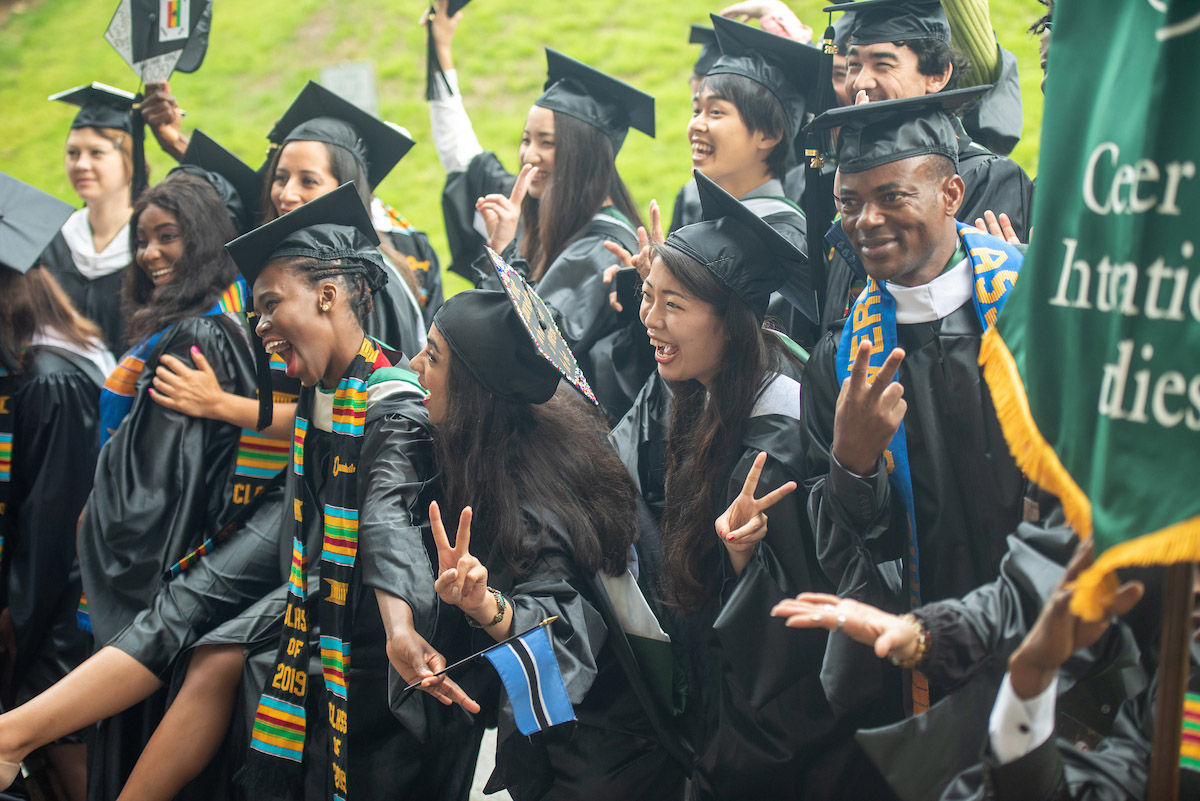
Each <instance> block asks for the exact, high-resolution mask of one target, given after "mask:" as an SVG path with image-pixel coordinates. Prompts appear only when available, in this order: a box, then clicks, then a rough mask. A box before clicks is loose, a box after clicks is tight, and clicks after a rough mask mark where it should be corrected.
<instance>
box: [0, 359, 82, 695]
mask: <svg viewBox="0 0 1200 801" xmlns="http://www.w3.org/2000/svg"><path fill="white" fill-rule="evenodd" d="M17 381H18V382H19V388H18V389H17V390H16V392H15V393H14V394H13V395H12V396H11V398H8V399H6V400H7V401H8V402H9V403H11V404H12V411H13V415H14V423H15V424H14V426H13V455H12V486H11V494H10V496H9V501H8V503H9V508H8V510H7V511H6V514H5V521H6V526H5V530H4V539H5V542H4V551H5V553H4V556H5V560H6V564H5V573H6V582H7V583H6V586H5V588H4V589H5V593H6V597H7V602H8V603H7V605H8V609H9V612H10V613H11V615H12V622H13V629H14V633H15V636H16V647H17V648H16V654H15V658H14V659H13V674H12V684H11V686H9V687H6V688H5V693H6V697H7V698H8V699H10V700H11V701H14V702H15V703H17V704H20V703H23V702H25V701H27V700H29V699H30V698H32V697H33V696H35V695H37V694H38V693H40V692H42V691H43V690H45V689H46V688H48V687H49V686H50V685H52V684H54V683H55V682H56V681H58V680H59V679H61V678H62V677H63V676H65V675H66V674H67V673H69V672H70V671H71V670H72V669H74V668H75V667H76V666H77V665H78V664H79V663H80V662H82V661H83V660H84V659H86V658H87V656H88V654H89V653H90V651H91V638H90V637H89V636H88V635H87V633H86V632H84V631H82V630H80V629H79V628H78V626H76V623H75V609H76V606H77V605H78V604H79V593H80V580H79V565H78V563H77V562H76V559H75V528H76V526H77V524H78V521H79V513H80V512H81V511H83V507H84V504H85V503H86V502H87V496H88V493H89V492H91V489H92V474H93V473H94V471H95V468H96V457H97V455H98V454H99V450H100V447H99V446H100V387H101V385H102V384H103V382H104V376H103V375H101V373H100V370H99V368H97V367H96V365H94V364H92V362H90V361H88V360H87V359H85V358H83V357H81V356H78V355H77V354H74V353H71V352H69V351H66V350H63V349H60V348H57V347H51V346H45V345H34V346H32V347H31V348H30V349H29V352H28V353H27V355H26V369H25V370H24V372H23V373H22V374H21V375H20V376H18V377H17ZM10 693H11V694H10Z"/></svg>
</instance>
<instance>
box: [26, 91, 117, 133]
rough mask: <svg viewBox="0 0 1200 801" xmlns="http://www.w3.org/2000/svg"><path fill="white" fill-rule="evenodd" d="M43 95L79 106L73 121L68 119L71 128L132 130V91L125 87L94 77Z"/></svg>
mask: <svg viewBox="0 0 1200 801" xmlns="http://www.w3.org/2000/svg"><path fill="white" fill-rule="evenodd" d="M46 99H47V100H58V101H60V102H62V103H70V104H71V105H74V106H79V107H80V108H79V113H78V114H76V115H75V121H74V122H72V123H71V127H72V128H89V127H91V128H116V129H118V130H121V131H125V132H126V133H129V132H132V130H133V122H132V118H131V117H130V111H132V109H133V101H134V95H133V94H131V93H129V92H126V91H125V90H124V89H118V88H117V87H115V86H109V85H108V84H106V83H100V82H99V81H93V82H92V83H90V84H85V85H84V86H76V87H75V88H74V89H67V90H66V91H63V92H58V93H57V94H53V95H50V97H48V98H46Z"/></svg>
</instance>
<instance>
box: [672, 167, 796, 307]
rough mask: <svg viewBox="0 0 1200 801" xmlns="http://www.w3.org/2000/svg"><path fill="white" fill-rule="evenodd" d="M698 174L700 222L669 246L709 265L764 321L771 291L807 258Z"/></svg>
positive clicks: (675, 235)
mask: <svg viewBox="0 0 1200 801" xmlns="http://www.w3.org/2000/svg"><path fill="white" fill-rule="evenodd" d="M694 173H695V176H696V188H697V189H698V190H699V192H700V205H701V207H702V208H703V215H702V221H701V222H698V223H693V224H692V225H685V226H683V227H682V228H678V229H676V230H675V231H674V232H672V233H671V235H670V236H668V237H667V244H668V245H670V246H671V247H673V248H675V249H676V250H678V251H680V252H681V253H684V254H685V255H687V256H689V257H691V258H692V259H694V260H695V261H697V262H699V263H700V264H702V265H704V266H705V267H706V268H708V270H709V272H711V273H712V274H713V275H714V276H716V278H717V280H718V281H720V282H721V283H722V284H723V285H724V286H725V287H726V288H727V289H728V290H729V291H730V292H732V293H733V294H735V295H737V296H738V297H739V298H741V299H742V301H743V302H744V303H745V304H746V305H747V306H749V307H750V309H751V310H752V311H753V312H754V314H755V315H757V317H758V319H759V320H762V319H763V318H764V317H765V316H766V313H767V303H768V302H769V301H770V299H771V293H772V292H774V291H776V290H777V289H779V288H780V287H781V286H783V283H784V281H785V280H786V278H787V273H788V271H789V270H803V269H805V267H806V265H807V264H808V258H807V257H806V256H805V255H804V254H803V253H802V252H801V251H800V250H798V249H797V248H796V246H795V245H793V244H792V243H791V242H789V241H787V240H786V239H784V238H783V236H782V235H781V234H780V233H779V232H778V231H776V230H775V229H774V228H772V227H771V226H770V225H768V224H767V223H765V222H763V220H762V218H760V217H759V216H758V215H757V214H755V213H754V212H753V211H751V210H750V209H748V208H746V206H745V205H744V204H743V203H742V202H741V201H739V200H738V199H737V198H735V197H734V196H733V195H731V194H729V193H728V192H726V191H725V190H724V189H722V188H721V187H719V186H717V184H716V183H715V182H713V181H711V180H709V179H708V178H707V177H705V176H704V174H703V173H701V172H700V171H699V170H695V171H694ZM809 311H812V310H811V309H810V310H809Z"/></svg>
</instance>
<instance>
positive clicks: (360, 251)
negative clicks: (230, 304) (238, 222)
mask: <svg viewBox="0 0 1200 801" xmlns="http://www.w3.org/2000/svg"><path fill="white" fill-rule="evenodd" d="M378 245H379V234H378V233H376V231H375V226H374V225H372V223H371V217H370V215H369V214H367V210H366V208H365V207H364V206H363V204H362V201H361V200H359V198H358V190H357V188H356V187H355V186H354V182H353V181H347V182H346V183H344V184H342V185H341V186H339V187H338V188H337V189H335V190H333V191H332V192H328V193H326V194H324V195H322V196H321V197H319V198H317V199H316V200H312V201H309V202H308V203H305V204H304V205H303V206H300V207H299V208H297V209H293V210H292V211H289V212H288V213H287V214H285V215H283V216H282V217H277V218H275V219H274V220H271V221H270V222H269V223H267V224H266V225H262V226H259V227H258V228H255V229H254V230H253V231H251V232H250V233H248V234H243V235H242V236H239V237H238V238H237V239H235V240H233V241H232V242H230V243H229V244H227V245H226V246H225V249H226V250H228V251H229V255H230V256H232V257H233V260H234V262H235V263H236V264H237V266H238V269H239V270H240V271H241V273H242V275H243V276H244V277H245V279H246V283H247V284H248V285H249V286H250V287H251V289H253V287H254V282H255V281H256V280H257V279H258V276H259V274H260V273H261V272H262V269H263V267H265V266H266V265H267V263H268V262H269V261H271V260H272V259H280V258H288V257H297V258H310V259H316V260H317V261H322V262H330V261H336V260H338V259H354V260H356V261H357V262H359V263H357V264H353V265H347V266H346V270H345V272H346V273H347V274H350V273H358V274H361V275H363V276H364V277H365V278H366V279H367V285H368V286H369V287H370V288H371V291H372V292H378V291H379V290H380V289H382V288H383V287H384V285H385V284H386V283H387V271H386V269H385V268H384V264H383V257H382V256H380V254H379V249H378Z"/></svg>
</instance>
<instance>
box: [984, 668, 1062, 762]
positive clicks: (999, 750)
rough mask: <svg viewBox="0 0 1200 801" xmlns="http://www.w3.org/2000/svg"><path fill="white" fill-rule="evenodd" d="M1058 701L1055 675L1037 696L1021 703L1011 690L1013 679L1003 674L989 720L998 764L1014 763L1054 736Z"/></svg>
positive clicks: (990, 735) (989, 731) (993, 751)
mask: <svg viewBox="0 0 1200 801" xmlns="http://www.w3.org/2000/svg"><path fill="white" fill-rule="evenodd" d="M1057 701H1058V677H1057V676H1055V677H1054V680H1053V681H1051V682H1050V686H1049V687H1047V688H1046V689H1045V690H1044V691H1042V692H1041V693H1040V694H1038V695H1035V696H1034V697H1033V698H1030V699H1028V700H1022V699H1020V698H1018V697H1017V693H1016V691H1015V690H1014V689H1013V686H1012V677H1011V676H1009V674H1008V673H1005V674H1004V683H1003V684H1001V685H1000V692H999V693H998V694H997V695H996V704H995V706H993V707H992V716H991V718H990V719H989V720H988V738H989V740H990V741H991V745H992V754H994V755H995V757H996V761H997V762H998V763H999V764H1001V765H1006V764H1008V763H1009V762H1015V761H1016V760H1018V759H1020V758H1021V757H1023V756H1025V755H1026V754H1028V753H1030V752H1031V751H1033V750H1034V749H1036V748H1037V747H1038V746H1040V745H1041V744H1042V743H1044V742H1046V741H1047V740H1049V739H1050V737H1051V736H1053V734H1054V711H1055V707H1056V705H1057Z"/></svg>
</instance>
